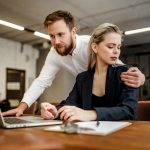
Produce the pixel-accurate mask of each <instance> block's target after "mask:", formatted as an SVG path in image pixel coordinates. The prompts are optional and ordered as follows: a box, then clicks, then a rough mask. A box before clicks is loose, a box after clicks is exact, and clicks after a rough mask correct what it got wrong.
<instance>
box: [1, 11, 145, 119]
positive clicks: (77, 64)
mask: <svg viewBox="0 0 150 150" xmlns="http://www.w3.org/2000/svg"><path fill="white" fill-rule="evenodd" d="M44 25H45V26H46V27H47V28H48V34H49V35H50V38H51V44H52V48H51V50H50V52H49V54H48V56H47V58H46V61H45V64H44V66H43V68H42V70H41V73H40V75H39V77H37V78H36V79H35V80H34V82H33V83H32V85H31V87H30V88H29V89H28V91H27V92H26V93H25V94H24V97H23V99H22V101H21V103H20V104H19V106H18V108H16V109H12V110H9V111H7V112H4V113H3V115H4V116H5V115H16V116H20V115H22V114H23V112H24V111H25V110H26V109H27V108H28V107H30V106H31V104H32V103H33V102H34V101H35V100H36V99H37V98H38V97H39V96H40V95H41V94H42V93H43V91H44V90H45V88H46V87H48V86H50V85H51V84H52V81H53V80H54V78H55V75H56V73H57V72H58V71H59V70H60V68H64V69H65V70H67V71H68V72H70V73H71V74H73V75H74V76H75V77H76V76H77V74H78V73H80V72H82V71H85V70H87V64H88V50H87V49H88V48H87V47H88V42H89V39H90V36H86V35H84V36H79V35H77V34H76V31H77V28H76V27H75V23H74V18H73V16H72V15H71V14H70V13H69V12H67V11H61V10H59V11H56V12H53V13H51V14H49V15H48V16H47V17H46V19H45V22H44ZM118 63H120V61H118ZM121 79H122V81H124V82H125V84H126V85H128V86H131V87H139V86H141V85H142V84H143V83H144V81H145V76H144V75H143V74H142V73H141V72H140V71H139V70H138V68H135V67H132V68H130V69H129V70H128V71H127V72H124V73H122V74H121Z"/></svg>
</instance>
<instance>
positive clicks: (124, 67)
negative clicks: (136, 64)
mask: <svg viewBox="0 0 150 150" xmlns="http://www.w3.org/2000/svg"><path fill="white" fill-rule="evenodd" d="M130 67H131V66H130V65H111V66H110V69H111V70H115V71H117V72H125V71H127V70H128V69H129V68H130Z"/></svg>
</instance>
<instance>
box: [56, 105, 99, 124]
mask: <svg viewBox="0 0 150 150" xmlns="http://www.w3.org/2000/svg"><path fill="white" fill-rule="evenodd" d="M58 113H59V114H60V119H61V120H65V121H66V120H67V121H90V120H96V118H97V114H96V111H95V110H84V109H81V108H78V107H76V106H63V107H61V108H60V109H59V110H58Z"/></svg>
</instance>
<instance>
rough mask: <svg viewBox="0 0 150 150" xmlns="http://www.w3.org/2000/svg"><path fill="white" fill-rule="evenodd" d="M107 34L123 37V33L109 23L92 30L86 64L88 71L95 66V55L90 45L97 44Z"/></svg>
mask: <svg viewBox="0 0 150 150" xmlns="http://www.w3.org/2000/svg"><path fill="white" fill-rule="evenodd" d="M107 33H118V34H120V35H121V37H122V35H123V32H122V31H121V30H120V29H119V28H118V27H117V26H116V25H114V24H111V23H103V24H101V25H99V26H98V27H97V28H95V29H94V31H93V32H92V35H91V38H90V41H89V45H88V50H89V62H88V70H89V69H92V68H93V67H94V66H95V64H96V54H95V53H94V51H93V49H92V46H91V45H92V43H96V44H99V43H100V42H102V41H103V40H104V36H105V35H106V34H107Z"/></svg>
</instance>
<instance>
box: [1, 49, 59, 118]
mask: <svg viewBox="0 0 150 150" xmlns="http://www.w3.org/2000/svg"><path fill="white" fill-rule="evenodd" d="M56 57H57V53H56V52H55V51H54V50H50V52H49V54H48V56H47V58H46V61H45V64H44V66H43V68H42V70H41V73H40V75H39V77H38V78H36V79H35V80H34V82H33V83H32V85H31V86H30V88H29V89H28V90H27V92H26V93H25V94H24V97H23V99H22V101H21V103H20V104H19V106H18V108H15V109H12V110H10V111H7V112H4V113H3V114H4V115H16V116H20V115H22V114H23V112H24V111H25V110H26V109H27V108H28V107H30V106H31V105H32V104H33V103H34V102H35V100H36V99H37V98H38V97H39V96H40V95H41V94H42V93H43V91H44V90H45V88H46V87H48V86H50V85H51V84H52V81H53V79H54V78H55V75H56V73H57V72H58V71H59V69H60V66H59V60H58V59H57V58H56Z"/></svg>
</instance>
